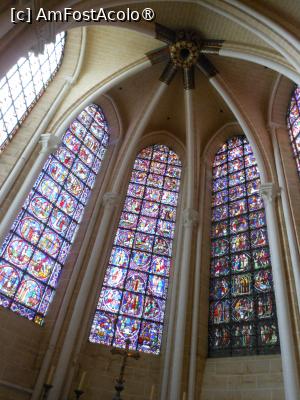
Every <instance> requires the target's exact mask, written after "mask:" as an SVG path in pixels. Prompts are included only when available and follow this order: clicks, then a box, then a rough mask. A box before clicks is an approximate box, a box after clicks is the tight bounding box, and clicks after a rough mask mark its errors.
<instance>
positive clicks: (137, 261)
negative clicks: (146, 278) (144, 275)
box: [130, 251, 151, 272]
mask: <svg viewBox="0 0 300 400" xmlns="http://www.w3.org/2000/svg"><path fill="white" fill-rule="evenodd" d="M150 262H151V255H150V254H148V253H143V252H141V251H133V252H132V254H131V257H130V268H133V269H139V270H140V271H146V272H149V269H150Z"/></svg>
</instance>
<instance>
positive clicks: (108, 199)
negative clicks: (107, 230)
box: [102, 192, 121, 207]
mask: <svg viewBox="0 0 300 400" xmlns="http://www.w3.org/2000/svg"><path fill="white" fill-rule="evenodd" d="M120 200H121V196H120V195H119V194H118V193H114V192H106V193H104V195H103V199H102V201H103V204H104V207H116V206H117V205H118V204H119V203H120Z"/></svg>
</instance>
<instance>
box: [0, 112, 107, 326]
mask: <svg viewBox="0 0 300 400" xmlns="http://www.w3.org/2000/svg"><path fill="white" fill-rule="evenodd" d="M108 139H109V136H108V127H107V123H106V120H105V117H104V115H103V113H102V111H101V109H100V107H98V106H96V105H91V106H88V107H87V108H86V109H85V110H84V111H82V112H81V113H80V114H79V116H78V118H77V119H75V120H74V121H73V122H72V124H71V125H70V126H69V128H68V129H67V131H66V133H65V134H64V136H63V139H62V142H61V144H60V146H59V147H58V149H57V150H56V151H55V152H54V153H53V154H51V155H50V156H49V157H48V159H47V161H46V162H45V165H44V167H43V170H42V172H41V174H40V175H39V177H38V178H37V180H36V182H35V184H34V186H33V188H32V190H31V192H30V193H29V195H28V197H27V199H26V201H25V203H24V205H23V207H22V209H21V211H20V213H19V215H18V216H17V218H16V220H15V222H14V223H13V225H12V227H11V230H10V233H9V235H8V236H7V237H6V239H5V241H4V243H3V245H2V247H1V249H0V304H1V305H2V306H4V307H6V308H10V309H11V310H13V311H15V312H16V313H18V314H20V315H22V316H24V317H26V318H28V319H30V320H34V321H35V322H36V323H38V324H42V323H43V321H44V317H45V315H46V313H47V310H48V307H49V304H50V302H51V300H52V298H53V295H54V292H55V288H56V287H57V284H58V279H59V276H60V272H61V269H62V267H63V265H64V263H65V261H66V258H67V256H68V254H69V252H70V249H71V246H72V243H73V241H74V238H75V235H76V233H77V230H78V228H79V224H80V221H81V219H82V216H83V213H84V209H85V207H86V205H87V202H88V199H89V196H90V192H91V190H92V188H93V186H94V183H95V179H96V175H97V173H98V172H99V170H100V168H101V163H102V160H103V157H104V154H105V151H106V149H107V145H108Z"/></svg>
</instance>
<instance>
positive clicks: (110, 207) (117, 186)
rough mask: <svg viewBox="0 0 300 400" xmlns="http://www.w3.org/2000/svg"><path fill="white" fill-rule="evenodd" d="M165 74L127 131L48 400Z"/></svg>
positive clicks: (70, 351) (60, 378)
mask: <svg viewBox="0 0 300 400" xmlns="http://www.w3.org/2000/svg"><path fill="white" fill-rule="evenodd" d="M165 72H168V77H167V78H168V79H162V78H161V79H160V82H159V83H158V85H157V87H156V88H155V91H154V93H152V94H150V96H149V100H148V102H147V104H146V105H145V107H143V109H142V112H141V114H140V118H139V119H138V122H137V124H136V125H135V127H134V129H133V131H131V132H129V134H128V137H129V139H128V141H127V143H126V147H125V148H123V149H122V150H123V153H122V154H124V156H123V157H122V159H121V160H120V167H119V169H118V171H119V172H118V174H117V176H116V178H115V181H114V183H113V189H112V193H109V194H106V195H105V196H104V202H105V207H104V212H103V215H102V219H101V223H100V227H99V230H98V233H97V237H96V240H95V244H94V247H93V250H92V254H91V255H90V259H89V263H88V265H87V268H86V272H85V275H84V277H83V280H82V283H81V287H80V290H79V293H78V297H77V300H76V303H75V306H74V310H73V314H72V316H71V321H70V323H69V326H68V330H67V333H66V336H65V339H64V344H63V348H62V351H61V353H60V357H59V360H58V364H57V368H56V371H55V375H54V380H53V389H52V390H51V392H50V395H49V396H48V400H57V399H59V398H60V395H61V394H62V388H63V385H64V382H65V381H66V377H67V373H68V367H69V364H70V361H71V357H73V359H74V357H76V351H77V350H75V351H74V348H75V344H76V348H77V349H79V348H80V344H79V343H76V340H78V336H79V330H80V327H81V320H82V314H83V313H84V311H85V307H86V304H87V299H88V297H89V296H90V295H91V287H92V285H93V279H94V277H95V273H96V271H97V270H98V268H99V260H100V258H101V256H102V255H103V253H102V251H103V245H104V242H105V241H106V240H107V234H108V232H110V226H111V223H112V218H113V212H114V210H115V207H116V205H117V202H118V201H119V198H120V197H119V194H118V193H119V192H120V191H121V189H122V186H123V183H124V174H125V173H126V170H127V169H128V166H129V165H130V164H131V160H132V156H133V152H134V151H135V150H136V147H137V144H138V141H139V140H140V138H141V136H142V135H143V133H144V131H145V129H146V126H147V124H148V122H149V120H150V118H151V116H152V114H153V111H154V110H155V108H156V107H157V105H158V103H159V100H160V99H161V96H162V95H163V93H164V92H165V90H166V89H167V87H168V85H169V83H170V82H171V80H172V78H173V77H174V75H175V72H176V70H174V69H170V67H167V68H166V70H165ZM124 146H125V145H124ZM124 146H123V147H124Z"/></svg>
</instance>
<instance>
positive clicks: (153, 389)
mask: <svg viewBox="0 0 300 400" xmlns="http://www.w3.org/2000/svg"><path fill="white" fill-rule="evenodd" d="M154 391H155V385H152V386H151V393H150V397H149V400H154Z"/></svg>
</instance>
